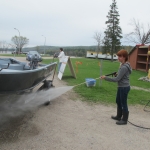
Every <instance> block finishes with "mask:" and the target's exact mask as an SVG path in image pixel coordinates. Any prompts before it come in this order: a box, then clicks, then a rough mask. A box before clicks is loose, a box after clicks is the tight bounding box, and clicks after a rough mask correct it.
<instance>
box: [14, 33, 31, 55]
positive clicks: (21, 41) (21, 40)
mask: <svg viewBox="0 0 150 150" xmlns="http://www.w3.org/2000/svg"><path fill="white" fill-rule="evenodd" d="M11 41H12V42H13V43H14V44H15V45H16V49H17V51H18V52H19V53H20V52H21V51H22V48H23V47H24V46H25V45H27V44H28V43H29V39H27V38H26V37H23V36H20V37H18V36H14V37H12V39H11Z"/></svg>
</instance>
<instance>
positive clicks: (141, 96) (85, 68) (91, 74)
mask: <svg viewBox="0 0 150 150" xmlns="http://www.w3.org/2000/svg"><path fill="white" fill-rule="evenodd" d="M71 61H72V64H73V67H74V70H75V72H76V65H75V62H76V61H80V62H82V65H78V72H77V73H76V75H77V79H74V78H73V77H71V73H70V70H69V67H68V65H67V66H66V69H65V72H64V75H63V78H62V80H64V81H66V82H67V83H68V85H70V86H74V85H77V84H80V83H83V82H85V78H98V77H99V76H100V66H99V65H98V63H99V62H100V60H97V59H87V58H74V59H71ZM43 62H45V63H46V62H48V60H44V61H43ZM49 62H50V60H49ZM118 69H119V62H111V61H109V60H103V63H102V74H103V75H105V74H109V73H111V72H115V71H117V70H118ZM142 76H147V73H145V72H141V71H135V70H133V71H132V74H131V75H130V83H131V86H137V87H141V88H149V87H150V83H149V82H143V81H139V80H138V79H139V78H140V77H142ZM74 90H75V91H76V92H77V93H78V94H80V95H81V96H82V97H84V99H85V100H87V101H92V102H107V103H115V99H116V91H117V84H116V83H113V82H108V81H105V80H102V81H101V85H100V80H99V79H97V80H96V86H95V87H87V86H86V84H85V83H84V84H82V85H79V86H76V87H74ZM149 95H150V93H149V92H146V91H141V90H133V89H131V90H130V93H129V96H128V102H129V104H140V100H148V99H149Z"/></svg>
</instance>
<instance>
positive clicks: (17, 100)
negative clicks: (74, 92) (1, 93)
mask: <svg viewBox="0 0 150 150" xmlns="http://www.w3.org/2000/svg"><path fill="white" fill-rule="evenodd" d="M72 88H73V86H66V87H58V88H50V89H49V90H42V91H38V92H33V93H29V94H24V95H10V96H6V97H1V103H0V124H2V123H4V122H6V121H9V119H12V118H13V117H18V116H20V115H23V114H25V113H26V112H27V111H32V110H35V109H36V108H38V107H39V106H40V105H43V104H44V103H45V102H48V101H51V100H53V99H55V98H57V97H59V96H61V95H62V94H64V93H66V92H67V91H69V90H71V89H72Z"/></svg>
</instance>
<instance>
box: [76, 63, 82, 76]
mask: <svg viewBox="0 0 150 150" xmlns="http://www.w3.org/2000/svg"><path fill="white" fill-rule="evenodd" d="M75 64H76V73H77V72H78V65H82V62H81V61H76V63H75Z"/></svg>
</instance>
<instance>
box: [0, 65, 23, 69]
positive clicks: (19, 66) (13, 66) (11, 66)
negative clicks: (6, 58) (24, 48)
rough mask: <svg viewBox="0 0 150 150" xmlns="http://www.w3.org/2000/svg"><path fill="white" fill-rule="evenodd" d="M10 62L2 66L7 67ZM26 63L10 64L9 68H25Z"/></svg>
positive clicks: (1, 66) (0, 66)
mask: <svg viewBox="0 0 150 150" xmlns="http://www.w3.org/2000/svg"><path fill="white" fill-rule="evenodd" d="M7 66H8V64H0V68H6V67H7ZM23 68H24V65H21V64H10V65H9V67H8V69H13V70H23Z"/></svg>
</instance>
